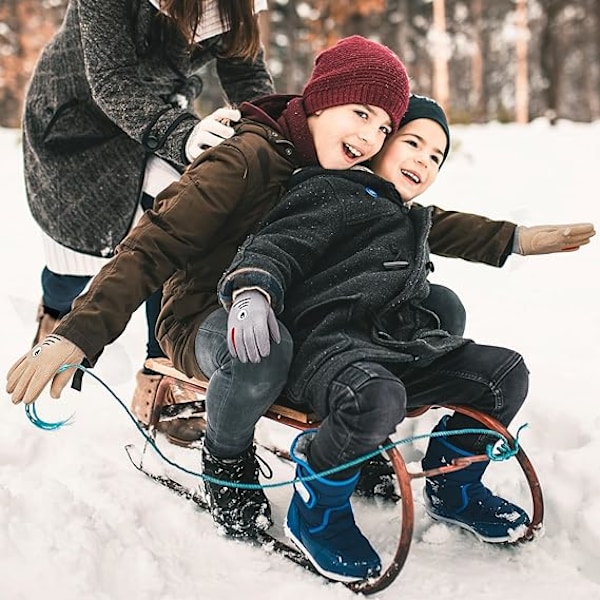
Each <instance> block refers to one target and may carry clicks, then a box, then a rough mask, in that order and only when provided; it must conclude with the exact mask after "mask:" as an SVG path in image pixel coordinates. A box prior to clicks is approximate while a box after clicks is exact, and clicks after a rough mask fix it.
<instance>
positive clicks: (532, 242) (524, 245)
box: [513, 223, 596, 256]
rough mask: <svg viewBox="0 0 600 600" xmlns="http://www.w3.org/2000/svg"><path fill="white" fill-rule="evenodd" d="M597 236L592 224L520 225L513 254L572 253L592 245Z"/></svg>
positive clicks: (516, 233)
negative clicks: (592, 239)
mask: <svg viewBox="0 0 600 600" xmlns="http://www.w3.org/2000/svg"><path fill="white" fill-rule="evenodd" d="M594 235H596V232H595V231H594V226H593V225H592V223H570V224H568V225H536V226H535V227H524V226H522V225H519V226H518V227H517V230H516V232H515V239H514V244H513V252H516V253H517V254H522V255H523V256H527V255H529V254H551V253H552V252H570V251H573V250H579V247H580V246H583V245H585V244H589V243H590V238H591V237H592V236H594Z"/></svg>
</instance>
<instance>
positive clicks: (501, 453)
mask: <svg viewBox="0 0 600 600" xmlns="http://www.w3.org/2000/svg"><path fill="white" fill-rule="evenodd" d="M70 368H76V369H80V370H82V371H84V372H85V373H88V374H89V375H90V376H91V377H93V378H94V379H95V380H96V381H98V383H100V385H102V386H103V387H104V388H105V389H106V390H107V391H108V393H109V394H110V395H111V396H112V397H113V398H114V399H115V400H116V401H117V402H118V403H119V404H120V405H121V408H123V410H124V411H125V412H126V413H127V415H128V417H129V418H130V419H131V421H132V422H133V424H134V425H135V427H136V429H137V430H138V431H139V433H140V434H141V435H142V437H143V438H144V439H145V440H146V442H147V443H148V444H149V445H150V447H151V448H152V449H153V450H154V451H155V452H156V453H157V454H158V456H159V457H160V458H161V459H162V460H163V461H164V462H166V463H167V464H169V465H171V466H172V467H174V468H176V469H178V470H180V471H182V472H183V473H187V474H188V475H192V476H194V477H200V478H201V479H203V480H204V481H208V482H209V483H213V484H216V485H223V486H227V487H233V488H240V489H244V490H258V489H268V488H277V487H283V486H286V485H293V484H294V483H297V482H306V481H313V480H314V479H319V478H321V477H327V476H328V475H333V474H334V473H339V472H340V471H344V470H345V469H348V468H350V467H355V466H357V465H360V464H362V463H363V462H365V461H367V460H369V459H370V458H374V457H375V456H377V455H378V454H380V453H381V452H385V451H387V450H391V449H392V448H396V447H398V446H401V445H404V444H409V443H412V442H415V441H417V440H422V439H428V438H435V437H451V436H455V435H481V434H483V435H493V436H496V437H497V438H498V439H499V440H500V441H501V442H502V443H501V444H500V445H499V446H498V448H496V450H495V451H494V446H495V444H489V445H488V446H487V448H486V454H487V456H488V458H489V459H490V460H492V461H503V460H508V459H509V458H511V457H513V456H515V454H517V453H518V452H519V448H520V445H519V440H518V438H519V434H520V433H521V430H522V429H523V428H525V427H527V424H524V425H521V427H519V429H518V431H517V434H516V436H515V445H514V448H511V447H510V445H509V443H508V440H507V439H506V438H505V437H504V436H503V435H502V434H501V433H499V432H497V431H493V430H491V429H480V428H467V429H456V430H449V431H435V432H430V433H423V434H419V435H413V436H410V437H406V438H402V439H401V440H398V441H396V442H391V443H389V444H386V445H384V446H380V447H379V448H377V449H376V450H373V451H372V452H369V453H367V454H364V455H362V456H359V457H357V458H355V459H354V460H351V461H348V462H347V463H344V464H342V465H338V466H337V467H332V468H331V469H327V470H326V471H321V472H320V473H315V474H314V475H309V476H306V477H295V478H294V479H289V480H287V481H280V482H276V483H265V484H260V483H241V482H232V481H227V480H223V479H217V478H215V477H211V476H210V475H205V474H204V473H198V472H197V471H192V470H191V469H188V468H186V467H183V466H181V465H180V464H178V463H176V462H174V461H172V460H171V459H170V458H168V457H167V456H165V455H164V454H163V453H162V451H161V450H160V448H159V447H158V446H157V445H156V442H155V440H154V439H152V438H151V437H150V436H149V435H148V434H147V433H146V431H144V429H143V427H142V426H141V425H140V424H139V423H138V421H137V419H136V418H135V417H134V416H133V414H132V413H131V411H130V410H129V409H128V408H127V406H126V405H125V403H124V402H123V401H122V400H121V398H119V397H118V396H117V394H115V392H113V390H112V389H111V388H110V387H109V386H108V385H107V384H106V383H105V382H104V381H103V380H102V379H100V377H98V376H97V375H96V374H95V373H93V372H92V371H91V370H89V369H87V368H86V367H84V366H83V365H81V364H77V365H75V364H67V365H62V366H61V367H60V368H59V369H58V370H57V373H62V372H63V371H66V370H67V369H70ZM25 414H26V415H27V418H28V419H29V420H30V421H31V423H33V424H34V425H35V426H36V427H39V428H40V429H43V430H45V431H51V430H56V429H60V428H61V427H63V426H64V425H67V424H71V423H73V422H74V419H73V417H74V415H71V416H70V417H69V418H67V419H64V420H61V421H56V422H47V421H43V420H42V419H40V418H39V417H38V415H37V412H36V410H35V402H33V403H31V404H26V405H25ZM314 431H316V429H315V430H314ZM305 433H307V432H305ZM128 447H129V446H128Z"/></svg>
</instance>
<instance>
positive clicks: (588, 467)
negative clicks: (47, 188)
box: [0, 121, 600, 600]
mask: <svg viewBox="0 0 600 600" xmlns="http://www.w3.org/2000/svg"><path fill="white" fill-rule="evenodd" d="M453 134H454V148H453V151H452V153H451V159H450V160H449V162H448V163H447V164H446V165H445V166H444V168H443V169H442V172H441V174H440V177H439V179H438V183H436V185H435V186H434V188H433V189H432V190H430V192H429V193H428V195H427V197H424V198H423V199H422V200H423V201H424V202H428V203H435V204H438V205H440V206H442V207H444V208H447V209H457V210H464V211H470V212H479V213H482V214H486V215H488V216H490V217H493V218H503V219H508V220H512V221H515V222H518V223H522V224H525V225H533V224H542V223H563V222H578V221H592V222H594V223H595V226H596V228H597V229H598V227H599V226H600V201H599V194H598V190H599V189H600V177H599V173H600V171H599V165H600V123H596V124H593V125H582V124H572V123H566V122H560V123H559V124H558V125H557V126H556V127H550V126H549V125H547V124H546V123H545V122H544V121H538V122H535V123H532V124H531V125H529V126H526V127H519V126H514V125H497V124H489V125H485V126H470V127H467V128H463V127H455V128H454V129H453ZM20 151H21V149H20V143H19V139H18V134H17V133H16V132H15V131H10V130H0V176H1V181H2V190H3V191H2V194H3V197H4V204H3V206H4V208H5V209H6V210H5V211H4V218H3V219H2V223H1V225H0V227H1V233H0V245H1V247H2V250H3V252H2V255H3V259H2V266H1V269H2V282H3V283H2V292H1V293H0V309H1V314H2V329H1V332H2V343H1V345H0V371H2V374H3V377H2V380H4V375H5V373H6V372H7V370H8V368H9V367H10V365H11V364H12V363H13V362H14V360H16V358H18V356H20V355H21V354H22V353H23V352H25V351H26V350H27V348H28V346H29V345H30V343H31V339H32V337H33V334H34V330H35V323H34V315H35V309H36V305H37V302H38V300H39V297H40V287H39V271H40V269H41V267H42V265H43V258H42V256H41V240H40V239H39V234H38V231H37V229H36V227H35V224H34V222H33V221H32V219H31V217H30V216H29V213H28V210H27V206H26V201H25V196H24V191H23V184H22V174H21V156H20ZM90 193H93V190H90ZM434 261H435V265H436V270H435V273H434V277H433V280H434V281H436V282H439V283H444V284H445V285H449V286H450V287H452V288H453V289H455V290H456V291H457V292H458V293H459V295H460V296H461V297H462V299H463V301H464V303H465V305H466V306H467V310H468V324H467V335H468V336H469V337H472V338H474V339H475V340H476V341H479V342H481V343H487V344H497V345H504V346H510V347H513V348H515V349H517V350H519V351H520V352H521V353H522V354H523V355H524V356H525V359H526V362H527V364H528V366H529V369H530V371H531V385H530V393H529V397H528V400H527V402H526V404H525V406H524V408H523V409H522V411H521V413H519V414H518V415H517V417H516V419H515V421H514V423H513V427H512V431H516V429H517V427H518V426H519V425H521V424H523V423H528V424H529V428H527V429H525V430H524V431H523V432H522V434H521V442H522V444H523V447H524V449H525V450H526V452H527V454H528V455H529V457H530V458H531V460H532V461H533V464H534V466H535V468H536V470H537V472H538V475H539V478H540V480H541V483H542V487H543V491H544V499H545V505H546V516H545V533H544V535H543V536H541V537H540V538H539V539H537V540H535V541H534V542H532V543H530V544H525V545H521V546H519V547H510V548H498V547H493V546H489V545H485V544H482V543H479V542H477V541H476V540H475V539H474V538H473V537H471V536H470V535H469V534H467V533H464V532H462V531H457V530H455V529H451V528H449V527H447V526H445V525H443V524H436V523H434V522H432V521H431V520H430V519H429V518H428V517H427V516H426V515H425V513H424V510H423V507H422V501H421V489H422V482H421V481H422V480H417V481H416V482H415V483H414V484H413V491H414V494H415V498H416V522H415V533H414V539H413V544H412V548H411V552H410V554H409V557H408V560H407V563H406V566H405V568H404V570H403V571H402V573H401V574H400V576H399V577H398V579H397V580H396V581H395V582H394V583H393V585H392V586H391V587H390V588H388V589H387V590H385V591H383V592H380V593H379V594H376V595H375V596H374V597H375V598H389V599H391V598H402V599H407V600H408V599H415V600H416V599H425V598H431V599H433V600H450V599H452V600H454V599H456V598H468V599H469V600H479V599H484V598H485V599H486V600H501V599H502V600H504V599H506V598H519V599H525V600H529V599H531V600H533V599H534V598H535V599H537V598H543V599H554V598H561V599H562V598H569V600H594V599H600V570H599V568H598V567H599V565H600V467H599V462H598V461H599V457H600V388H599V385H598V374H597V373H596V369H598V368H599V366H600V351H599V350H598V339H599V333H600V327H599V323H600V277H599V266H598V265H599V264H600V238H595V239H593V241H592V243H591V244H590V245H589V246H588V247H586V248H584V249H582V250H580V251H579V252H575V253H566V254H563V255H553V256H539V257H527V258H522V257H519V256H513V257H510V258H509V260H508V262H507V264H506V265H505V267H504V268H503V269H494V268H491V267H485V266H481V265H474V264H469V263H466V262H462V261H456V260H454V261H453V260H448V259H441V258H435V257H434ZM143 346H144V321H143V316H142V313H141V312H138V313H137V314H136V315H135V316H134V318H133V320H132V322H131V324H130V326H129V327H128V329H127V331H126V332H125V334H124V335H123V336H122V337H121V338H120V339H119V340H118V341H117V342H116V343H114V344H113V345H112V346H110V347H109V348H108V349H107V350H106V352H105V354H104V355H103V357H102V358H101V360H100V362H99V364H98V367H97V368H96V370H95V372H96V373H97V375H98V376H99V377H101V378H102V379H103V380H104V381H105V382H106V383H107V384H108V385H109V386H110V387H111V388H112V389H113V390H114V391H115V393H116V394H118V396H119V397H120V398H122V399H123V400H124V402H125V403H126V404H127V405H128V404H129V400H130V398H131V395H132V392H133V388H134V375H135V372H136V370H137V369H138V368H139V367H140V365H141V361H142V358H143V350H144V348H143ZM2 386H3V387H4V384H2ZM37 408H38V412H39V413H40V415H41V416H42V417H45V418H48V419H53V418H59V417H61V416H62V417H64V416H68V415H70V414H71V413H72V412H75V413H76V414H75V422H74V423H73V424H72V425H71V426H68V427H64V428H63V429H61V430H59V431H55V432H45V431H42V430H39V429H36V428H35V427H33V425H31V423H30V422H29V421H28V420H27V418H26V416H25V413H24V410H23V407H22V406H17V407H14V406H13V405H12V404H11V402H10V399H9V397H8V395H7V394H5V393H4V398H3V401H2V402H1V403H0V573H1V574H2V582H1V584H0V598H2V600H54V599H57V600H58V599H61V600H171V599H172V600H197V599H199V598H202V599H207V600H213V599H215V600H216V599H221V598H223V599H225V598H227V599H229V598H238V597H241V598H244V599H248V600H280V599H282V598H286V599H290V600H295V599H305V598H311V600H325V599H327V600H333V599H337V600H340V599H350V598H353V597H355V596H354V594H352V593H351V592H350V591H349V590H348V589H346V588H345V587H344V586H342V585H341V584H328V583H326V582H325V581H324V580H322V579H320V578H318V577H316V576H314V575H312V574H310V573H308V572H305V571H303V570H302V569H300V568H299V567H296V566H294V565H292V564H291V563H288V562H285V561H284V560H283V559H282V558H280V557H277V556H270V555H268V554H267V553H265V552H263V551H261V550H259V549H256V548H252V547H249V546H247V545H244V544H243V543H239V542H234V541H231V540H228V539H225V538H223V537H221V536H219V535H218V534H217V532H216V530H215V529H214V527H213V524H212V521H211V519H210V517H209V516H208V515H207V514H205V513H202V512H198V511H197V510H195V509H194V507H193V506H192V505H190V503H188V502H186V501H185V500H182V499H180V498H178V497H176V496H175V495H174V494H172V493H171V492H170V491H168V490H166V489H164V488H161V487H159V486H157V485H156V484H154V483H152V482H151V481H149V480H147V479H145V478H144V477H143V476H142V475H140V474H139V473H138V472H136V470H135V469H134V468H133V467H132V466H131V465H130V463H129V461H128V459H127V457H126V454H125V451H124V446H125V445H127V444H135V446H136V447H137V448H138V449H139V450H140V451H141V450H142V448H143V439H142V438H141V436H140V434H139V432H138V431H137V430H136V429H135V427H134V425H133V424H132V422H131V421H130V420H129V418H128V416H127V415H126V413H125V412H124V411H123V409H122V408H121V406H120V405H119V404H118V403H117V402H116V401H115V399H114V398H113V397H112V396H110V395H109V393H108V392H107V391H106V390H105V389H104V388H102V387H101V386H100V385H99V384H98V383H97V382H95V381H94V380H93V379H92V378H90V377H86V378H84V391H83V393H81V394H78V393H76V392H73V391H71V390H69V391H68V393H66V394H65V395H64V398H63V399H61V400H60V401H52V400H51V399H49V398H47V397H43V398H42V399H40V401H39V402H38V404H37ZM437 419H438V415H433V414H428V415H425V416H423V417H421V418H419V419H414V420H411V421H410V422H408V423H406V424H403V425H402V426H401V427H400V428H399V430H398V432H397V437H398V438H402V437H406V436H409V435H413V434H417V433H427V432H428V431H429V430H430V428H431V426H432V425H433V424H434V423H435V422H436V421H437ZM273 427H274V426H273V425H272V424H265V425H262V426H261V435H263V436H265V437H273V438H277V439H280V438H284V437H286V436H287V435H288V434H287V432H285V431H279V430H277V431H276V430H274V429H273ZM424 445H425V444H424V442H423V443H420V442H418V443H414V444H411V445H408V446H403V447H402V452H403V454H404V456H405V458H406V460H407V462H408V463H409V468H410V469H411V470H417V469H418V467H419V465H418V460H419V459H420V457H421V455H422V453H423V450H424ZM165 452H167V453H168V454H169V456H170V457H172V458H173V459H174V460H177V461H180V462H181V463H185V464H187V465H189V466H191V467H192V468H195V466H196V464H197V458H196V455H195V454H194V453H193V452H192V451H186V450H181V449H177V448H175V447H173V446H171V447H166V448H165ZM262 454H263V456H265V458H266V459H267V460H268V461H269V463H270V464H271V466H272V467H273V469H274V470H275V480H276V481H285V480H287V479H290V478H291V477H292V470H291V468H290V466H288V465H287V464H285V463H283V462H280V461H279V460H278V459H275V458H274V457H272V456H271V455H269V454H266V453H264V452H263V453H262ZM146 460H147V464H148V465H151V466H154V467H156V468H158V469H161V468H163V467H162V466H161V463H160V461H159V459H158V458H157V457H156V455H154V454H151V453H150V454H149V455H148V457H147V459H146ZM488 475H489V477H488V479H487V482H488V484H489V485H490V486H491V487H492V488H493V489H495V490H500V491H501V492H502V493H503V494H504V495H505V496H506V497H508V498H510V499H511V500H514V501H517V502H519V503H522V504H523V506H524V507H526V508H528V509H529V508H530V504H529V502H530V501H529V498H528V495H527V488H526V484H525V482H524V479H523V477H522V476H521V474H520V472H519V470H518V469H517V468H516V465H515V461H514V460H513V461H509V462H507V463H502V464H499V465H493V466H492V467H491V468H490V469H489V472H488ZM290 493H291V492H290V488H289V487H279V488H276V489H273V490H269V492H268V495H269V496H270V498H271V499H272V501H273V505H274V515H275V518H276V520H277V524H276V526H275V527H274V532H275V534H279V533H280V532H281V522H282V520H283V517H284V514H285V510H286V508H287V502H288V498H289V495H290ZM356 511H357V515H358V521H359V523H360V525H361V526H362V528H363V530H364V531H365V533H366V534H367V535H369V537H370V538H371V539H372V542H373V544H374V545H375V546H376V548H377V549H378V550H379V551H380V553H381V555H382V557H383V559H384V561H385V560H386V558H389V556H390V553H391V552H392V551H393V549H394V547H395V544H396V537H395V533H396V529H397V525H398V518H397V516H396V509H394V508H390V507H382V506H377V507H374V506H373V505H372V504H369V503H368V502H366V501H362V502H357V503H356Z"/></svg>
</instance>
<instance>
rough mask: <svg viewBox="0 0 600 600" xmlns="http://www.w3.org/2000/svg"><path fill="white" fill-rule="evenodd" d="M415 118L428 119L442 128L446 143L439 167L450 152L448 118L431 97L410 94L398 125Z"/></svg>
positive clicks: (401, 125) (402, 125)
mask: <svg viewBox="0 0 600 600" xmlns="http://www.w3.org/2000/svg"><path fill="white" fill-rule="evenodd" d="M416 119H430V120H431V121H435V122H436V123H437V124H438V125H439V126H440V127H441V128H442V129H443V130H444V133H445V134H446V141H447V143H446V150H445V151H444V157H443V158H442V162H441V164H440V167H441V166H442V165H443V164H444V161H445V160H446V157H447V156H448V152H450V128H449V127H448V119H447V118H446V114H445V113H444V109H443V108H442V107H441V106H440V105H439V104H438V103H437V102H436V101H435V100H434V99H433V98H428V97H427V96H418V95H417V94H411V95H410V98H409V99H408V109H407V110H406V113H404V116H403V117H402V120H401V121H400V127H404V125H406V124H407V123H410V122H411V121H415V120H416Z"/></svg>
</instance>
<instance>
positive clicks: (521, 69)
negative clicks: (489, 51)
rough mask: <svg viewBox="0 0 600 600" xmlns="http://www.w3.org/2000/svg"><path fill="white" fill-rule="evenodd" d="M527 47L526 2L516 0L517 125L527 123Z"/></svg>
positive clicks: (524, 0)
mask: <svg viewBox="0 0 600 600" xmlns="http://www.w3.org/2000/svg"><path fill="white" fill-rule="evenodd" d="M528 45H529V27H528V19H527V0H517V43H516V54H517V69H516V81H515V120H516V122H517V123H528V122H529V69H528V64H527V56H528V51H527V50H528Z"/></svg>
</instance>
